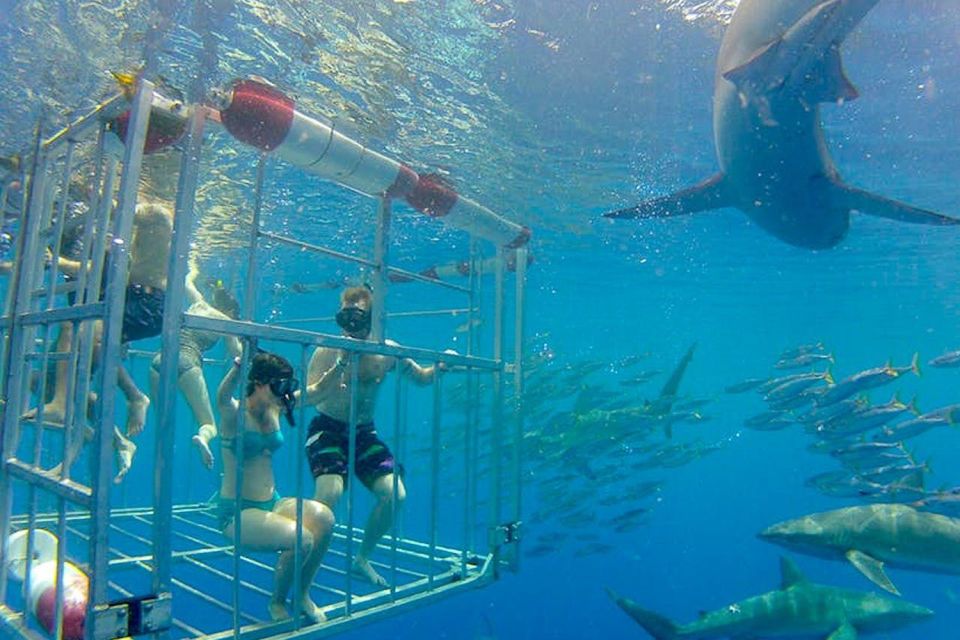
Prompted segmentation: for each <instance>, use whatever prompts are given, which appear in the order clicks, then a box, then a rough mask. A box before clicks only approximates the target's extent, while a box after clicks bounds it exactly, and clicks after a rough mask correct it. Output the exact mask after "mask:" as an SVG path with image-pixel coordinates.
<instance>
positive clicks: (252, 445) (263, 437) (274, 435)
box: [221, 429, 283, 459]
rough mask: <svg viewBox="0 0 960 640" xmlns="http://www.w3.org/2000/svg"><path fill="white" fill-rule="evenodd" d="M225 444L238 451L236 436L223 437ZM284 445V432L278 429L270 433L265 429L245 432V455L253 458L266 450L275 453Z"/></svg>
mask: <svg viewBox="0 0 960 640" xmlns="http://www.w3.org/2000/svg"><path fill="white" fill-rule="evenodd" d="M221 439H222V441H223V446H225V447H226V448H228V449H229V450H230V451H233V453H234V454H236V453H237V439H236V438H221ZM282 445H283V432H282V431H280V430H279V429H277V430H276V431H271V432H269V433H264V432H263V431H244V432H243V457H244V459H246V458H252V457H254V456H258V455H260V454H262V453H264V452H268V453H273V452H274V451H276V450H277V449H279V448H280V447H281V446H282Z"/></svg>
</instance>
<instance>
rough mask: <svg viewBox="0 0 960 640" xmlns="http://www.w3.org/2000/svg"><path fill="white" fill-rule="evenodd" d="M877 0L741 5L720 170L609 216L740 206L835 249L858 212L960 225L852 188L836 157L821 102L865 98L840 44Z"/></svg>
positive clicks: (725, 47) (723, 112) (721, 66)
mask: <svg viewBox="0 0 960 640" xmlns="http://www.w3.org/2000/svg"><path fill="white" fill-rule="evenodd" d="M877 2H878V0H743V1H742V2H741V3H740V4H739V5H738V7H737V9H736V11H735V12H734V14H733V17H732V19H731V22H730V25H729V27H728V28H727V30H726V32H725V33H724V37H723V40H722V42H721V44H720V52H719V55H718V56H717V65H716V74H715V83H714V87H715V88H714V94H713V132H714V146H715V149H716V156H717V160H718V163H719V165H720V172H719V173H717V174H715V175H713V176H711V177H709V178H707V179H706V180H704V181H702V182H700V183H699V184H697V185H695V186H693V187H689V188H686V189H683V190H681V191H677V192H676V193H672V194H670V195H667V196H662V197H657V198H653V199H650V200H646V201H644V202H641V203H640V204H638V205H636V206H633V207H629V208H626V209H620V210H618V211H612V212H608V213H606V214H604V215H605V216H606V217H608V218H663V217H671V216H681V215H687V214H693V213H697V212H701V211H708V210H712V209H721V208H725V207H734V208H737V209H739V210H741V211H742V212H744V213H745V214H746V215H747V216H748V217H749V218H750V219H751V220H752V221H753V222H754V223H756V224H757V225H758V226H760V227H761V228H762V229H763V230H765V231H766V232H768V233H770V234H772V235H773V236H775V237H777V238H779V239H780V240H782V241H784V242H786V243H788V244H791V245H794V246H797V247H801V248H805V249H814V250H817V249H828V248H830V247H833V246H835V245H836V244H838V243H839V242H840V241H841V240H842V239H843V238H844V237H845V236H846V234H847V231H848V230H849V227H850V213H851V211H858V212H860V213H864V214H869V215H873V216H878V217H881V218H887V219H891V220H896V221H899V222H908V223H916V224H927V225H957V224H960V220H958V219H956V218H952V217H949V216H946V215H943V214H942V213H938V212H935V211H929V210H926V209H921V208H918V207H915V206H912V205H909V204H906V203H904V202H900V201H897V200H893V199H890V198H886V197H884V196H881V195H878V194H874V193H871V192H868V191H865V190H862V189H858V188H856V187H854V186H852V185H849V184H847V183H846V182H844V181H843V180H842V179H841V177H840V174H839V172H838V170H837V168H836V167H835V165H834V163H833V160H832V159H831V157H830V153H829V150H828V148H827V142H826V139H825V137H824V132H823V127H822V124H821V119H820V107H819V105H820V104H821V103H843V102H846V101H850V100H853V99H855V98H856V97H857V96H858V95H859V94H858V91H857V89H856V88H855V87H854V86H853V84H852V83H851V82H850V80H849V79H848V78H847V75H846V73H845V71H844V68H843V62H842V60H841V57H840V45H841V43H842V42H843V40H844V39H845V38H846V37H847V35H848V34H849V33H850V32H851V31H852V30H853V29H854V28H855V27H856V26H857V24H858V23H859V22H860V21H861V20H862V19H863V17H864V16H865V15H866V14H867V13H868V12H869V11H870V9H872V8H873V6H874V5H876V3H877Z"/></svg>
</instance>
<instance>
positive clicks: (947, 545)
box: [759, 503, 960, 595]
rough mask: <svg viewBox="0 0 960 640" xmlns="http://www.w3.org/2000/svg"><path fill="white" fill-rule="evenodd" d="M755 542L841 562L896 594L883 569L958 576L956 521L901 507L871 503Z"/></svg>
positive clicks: (774, 529)
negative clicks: (764, 542)
mask: <svg viewBox="0 0 960 640" xmlns="http://www.w3.org/2000/svg"><path fill="white" fill-rule="evenodd" d="M759 536H760V538H761V539H763V540H766V541H767V542H772V543H774V544H778V545H781V546H783V547H786V548H788V549H791V550H793V551H798V552H802V553H807V554H811V555H815V556H819V557H823V558H833V559H846V560H848V561H849V562H850V563H851V564H852V565H853V566H854V567H856V568H857V570H858V571H860V572H861V573H862V574H863V575H864V576H866V577H867V578H868V579H869V580H870V581H871V582H873V583H874V584H876V585H877V586H879V587H881V588H883V589H885V590H887V591H889V592H890V593H895V594H898V595H899V593H900V592H899V591H898V590H897V588H896V586H895V585H894V584H893V582H892V581H891V580H890V578H889V577H888V576H887V573H886V571H885V570H884V566H885V565H888V566H891V567H898V568H902V569H915V570H920V571H927V572H932V573H947V574H960V519H957V518H950V517H947V516H944V515H940V514H938V513H928V512H925V511H919V510H917V509H915V508H913V507H911V506H909V505H906V504H882V503H881V504H871V505H862V506H856V507H847V508H844V509H835V510H833V511H824V512H821V513H813V514H810V515H807V516H803V517H801V518H797V519H795V520H786V521H784V522H779V523H777V524H775V525H773V526H771V527H768V528H767V529H765V530H764V531H762V532H760V534H759Z"/></svg>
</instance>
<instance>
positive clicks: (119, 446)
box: [113, 427, 137, 484]
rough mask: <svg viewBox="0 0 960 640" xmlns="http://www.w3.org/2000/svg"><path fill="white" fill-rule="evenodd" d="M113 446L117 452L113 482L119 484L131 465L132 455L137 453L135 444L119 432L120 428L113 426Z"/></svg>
mask: <svg viewBox="0 0 960 640" xmlns="http://www.w3.org/2000/svg"><path fill="white" fill-rule="evenodd" d="M113 448H114V451H116V454H117V475H116V477H115V478H114V479H113V482H114V484H120V483H121V482H123V479H124V478H125V477H126V476H127V472H128V471H130V467H132V466H133V456H134V454H135V453H137V445H135V444H133V442H132V441H130V440H129V439H128V438H126V437H124V435H123V434H122V433H120V429H118V428H117V427H114V428H113Z"/></svg>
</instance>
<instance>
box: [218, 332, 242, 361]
mask: <svg viewBox="0 0 960 640" xmlns="http://www.w3.org/2000/svg"><path fill="white" fill-rule="evenodd" d="M223 344H224V346H225V347H226V348H227V356H228V357H229V358H232V359H236V358H239V357H240V356H241V355H242V354H243V346H242V345H241V344H240V339H239V338H237V336H223Z"/></svg>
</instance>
